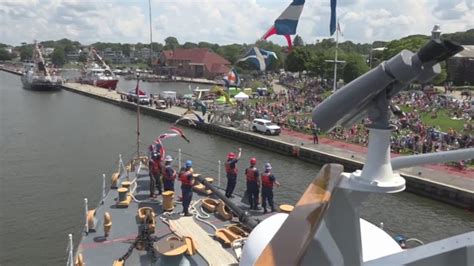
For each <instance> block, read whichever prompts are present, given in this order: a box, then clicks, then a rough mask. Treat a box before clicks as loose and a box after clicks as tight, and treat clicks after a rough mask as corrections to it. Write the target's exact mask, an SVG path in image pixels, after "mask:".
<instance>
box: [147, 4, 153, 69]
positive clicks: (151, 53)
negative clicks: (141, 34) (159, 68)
mask: <svg viewBox="0 0 474 266" xmlns="http://www.w3.org/2000/svg"><path fill="white" fill-rule="evenodd" d="M148 11H149V14H150V68H151V72H152V74H153V29H152V19H151V0H148Z"/></svg>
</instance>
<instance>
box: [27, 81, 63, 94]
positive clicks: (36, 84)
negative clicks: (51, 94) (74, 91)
mask: <svg viewBox="0 0 474 266" xmlns="http://www.w3.org/2000/svg"><path fill="white" fill-rule="evenodd" d="M22 83H23V88H24V89H27V90H34V91H55V90H60V89H61V85H62V83H61V82H51V81H28V80H26V79H22Z"/></svg>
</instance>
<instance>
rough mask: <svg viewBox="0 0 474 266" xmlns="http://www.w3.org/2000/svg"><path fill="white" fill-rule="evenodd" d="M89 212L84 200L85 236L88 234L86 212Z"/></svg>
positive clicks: (85, 199)
mask: <svg viewBox="0 0 474 266" xmlns="http://www.w3.org/2000/svg"><path fill="white" fill-rule="evenodd" d="M88 211H89V207H88V204H87V198H84V220H85V221H86V224H85V230H86V234H89V223H88V222H87V212H88Z"/></svg>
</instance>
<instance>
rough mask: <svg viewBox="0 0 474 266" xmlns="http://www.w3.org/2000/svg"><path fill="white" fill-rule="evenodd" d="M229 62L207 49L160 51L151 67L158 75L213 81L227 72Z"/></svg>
mask: <svg viewBox="0 0 474 266" xmlns="http://www.w3.org/2000/svg"><path fill="white" fill-rule="evenodd" d="M229 66H230V62H229V61H227V60H226V59H225V58H223V57H222V56H220V55H218V54H216V53H214V52H212V51H210V50H209V49H207V48H193V49H176V50H174V51H173V50H166V51H162V52H161V54H160V56H159V58H158V60H156V61H155V63H154V65H153V71H154V73H155V74H158V75H167V76H182V77H189V78H206V79H211V80H212V79H215V78H216V77H220V76H222V75H224V74H226V73H228V72H229Z"/></svg>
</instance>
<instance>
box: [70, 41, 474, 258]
mask: <svg viewBox="0 0 474 266" xmlns="http://www.w3.org/2000/svg"><path fill="white" fill-rule="evenodd" d="M460 50H462V48H461V47H460V46H458V45H456V44H454V43H451V42H447V41H444V42H442V41H440V40H432V41H431V42H430V43H428V44H427V45H426V46H425V47H423V48H422V49H421V50H420V51H419V52H418V53H416V54H414V53H412V52H410V51H406V50H404V51H402V52H401V53H399V54H398V55H396V56H394V57H393V58H391V59H390V60H388V61H386V62H383V63H381V64H380V65H379V66H378V67H376V68H374V69H373V70H371V71H369V72H368V73H366V74H364V75H363V76H361V77H359V78H358V79H356V80H354V81H352V82H350V83H349V84H347V85H346V86H344V87H343V88H341V89H339V90H338V91H337V92H336V93H334V94H333V95H331V96H330V97H328V98H327V99H326V100H325V101H324V102H322V103H321V104H320V105H318V106H317V107H316V108H315V110H314V111H313V121H317V123H318V126H319V127H320V128H321V129H323V130H331V129H332V128H334V127H335V126H337V125H350V124H351V122H353V121H359V120H360V119H362V118H363V117H369V118H370V120H371V121H372V124H371V125H370V129H369V131H370V133H369V134H370V135H369V146H368V155H367V161H366V162H365V165H364V168H363V169H362V170H357V171H355V172H352V173H346V172H344V171H343V167H342V166H341V165H339V164H326V165H324V166H323V167H322V169H321V170H320V171H319V173H318V174H317V175H316V177H315V178H314V180H313V181H311V182H310V184H309V185H308V188H307V189H306V191H304V192H303V191H302V196H301V198H300V200H299V201H298V202H297V203H296V205H295V206H288V205H284V206H280V212H278V213H270V214H263V213H262V212H261V211H256V210H250V208H249V207H248V206H247V205H246V204H244V203H242V200H241V199H240V198H239V197H235V198H227V197H226V196H224V195H223V193H222V190H221V189H220V183H221V177H220V176H221V174H220V173H221V169H220V167H219V168H217V169H216V171H215V172H216V176H212V177H211V176H201V175H200V174H199V168H200V165H201V166H202V165H205V158H196V157H193V155H192V154H191V152H189V153H186V152H181V150H178V151H176V150H174V151H172V150H171V149H166V148H165V145H164V143H162V141H164V140H165V139H166V138H169V137H173V136H181V137H183V138H184V139H186V138H185V136H184V133H183V132H182V130H181V129H178V128H176V127H174V126H173V127H171V128H170V130H171V131H170V132H167V133H163V134H161V135H160V136H159V137H158V138H157V140H155V143H154V144H152V145H151V146H150V147H151V148H150V149H149V153H145V152H140V149H139V143H140V140H139V136H140V134H139V122H138V123H137V152H136V154H135V155H134V156H133V158H131V159H130V160H129V161H128V162H124V160H123V158H121V156H120V157H119V160H118V163H117V170H116V171H115V172H114V173H111V174H110V180H109V181H107V180H108V179H107V178H106V176H105V175H104V176H103V184H102V186H103V190H102V198H101V201H100V203H99V204H98V206H97V207H95V208H90V207H89V205H88V201H87V199H85V200H84V202H85V207H84V220H83V221H84V230H83V232H82V235H81V240H80V244H79V246H78V248H77V250H76V252H74V248H73V240H72V235H70V236H69V241H70V242H69V243H70V244H69V256H68V265H117V266H118V265H235V264H239V265H301V264H302V265H315V264H321V265H472V263H473V258H474V232H470V233H466V234H462V235H459V236H454V237H451V238H447V239H442V240H439V241H436V242H432V243H429V244H426V245H422V246H419V247H416V248H412V249H403V248H402V247H404V245H401V244H402V243H400V242H403V240H400V239H395V238H394V237H392V236H390V235H389V234H388V233H386V232H385V231H384V230H383V229H382V228H380V227H379V226H376V225H373V224H371V223H369V222H368V221H365V220H363V219H361V218H360V215H359V210H360V208H362V202H363V200H364V199H365V198H366V197H367V196H368V195H369V193H396V192H401V191H403V190H404V189H405V179H404V178H403V177H401V176H400V175H399V174H398V173H396V172H394V170H397V169H402V168H404V167H410V166H413V165H416V164H421V163H429V162H442V161H446V160H460V159H466V158H472V157H474V149H465V150H458V151H450V152H447V153H446V152H445V153H442V152H441V153H436V154H427V155H426V154H424V155H413V156H405V157H401V158H395V159H391V158H390V135H391V131H392V130H393V127H391V126H390V124H389V118H390V114H389V113H388V112H389V99H390V98H391V97H393V96H394V95H396V94H397V93H398V92H399V91H401V90H402V89H404V88H405V87H406V86H408V85H409V84H410V82H412V81H414V80H419V81H421V80H423V81H427V80H430V79H431V78H433V77H434V76H436V74H438V73H439V65H438V63H439V62H440V61H443V60H445V59H447V58H449V57H450V56H452V55H454V54H456V53H457V52H459V51H460ZM137 88H138V86H137ZM139 114H140V106H139V105H138V104H137V119H139ZM361 114H362V116H361ZM196 123H197V124H199V123H203V122H202V121H196ZM196 123H193V124H194V125H195V124H196ZM187 145H192V144H187ZM124 146H127V145H124ZM190 150H192V149H191V148H190ZM155 152H156V154H159V155H158V156H164V155H165V153H166V154H168V153H174V154H177V156H176V157H177V160H174V162H173V163H172V165H173V167H175V168H176V167H177V168H178V169H179V168H180V167H181V160H182V159H183V158H185V159H186V160H187V159H190V160H193V161H194V166H193V168H194V170H192V173H193V175H192V176H193V177H194V180H195V183H194V184H193V191H194V194H193V196H192V197H193V198H192V199H193V201H192V202H191V205H190V208H189V213H190V214H192V216H183V215H180V213H181V212H183V211H185V210H184V209H183V206H182V199H181V197H180V194H181V190H180V188H179V186H178V183H179V182H178V181H176V182H175V184H174V189H168V190H167V191H164V192H163V193H162V194H161V195H160V196H158V197H154V196H151V195H150V193H151V192H150V189H149V188H150V183H149V182H150V178H149V171H151V169H149V167H148V164H149V161H150V160H151V158H149V156H148V155H147V154H155ZM183 155H184V156H183ZM154 156H155V158H156V155H154ZM166 160H167V161H168V162H171V160H168V159H166ZM189 171H191V170H189ZM106 184H109V185H106ZM109 187H110V190H109V191H108V192H107V190H108V188H109ZM150 196H151V197H150ZM185 212H186V211H185Z"/></svg>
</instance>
